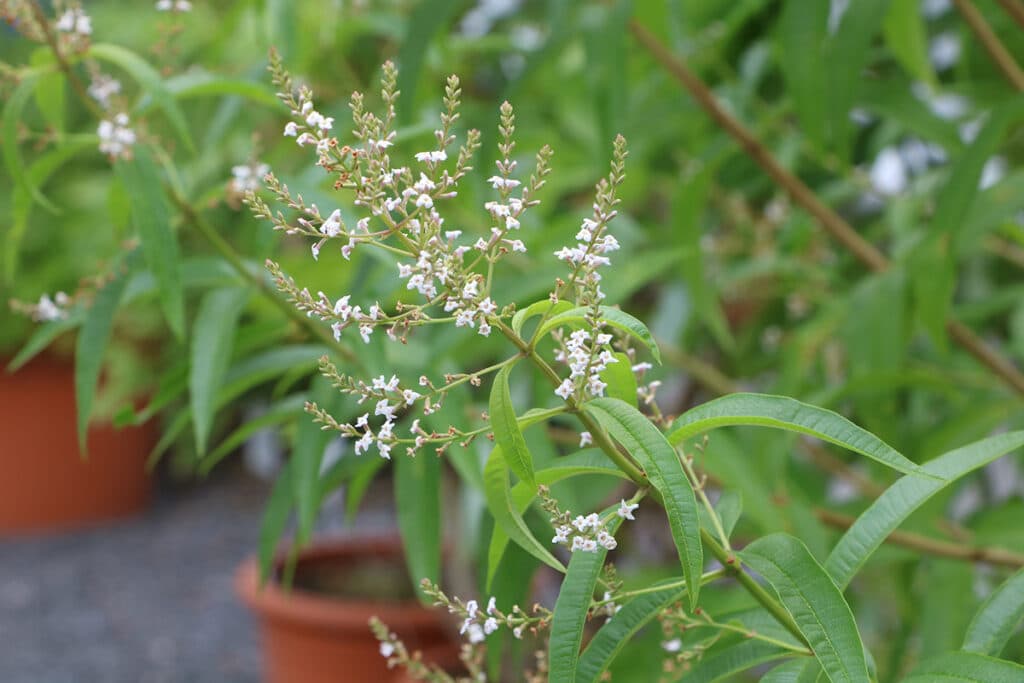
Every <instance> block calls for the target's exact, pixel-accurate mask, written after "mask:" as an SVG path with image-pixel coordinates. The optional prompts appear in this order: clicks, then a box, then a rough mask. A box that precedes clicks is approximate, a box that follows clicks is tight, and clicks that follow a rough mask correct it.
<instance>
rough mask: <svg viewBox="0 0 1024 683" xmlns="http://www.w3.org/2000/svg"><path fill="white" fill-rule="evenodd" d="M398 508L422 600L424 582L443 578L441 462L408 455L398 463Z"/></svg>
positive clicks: (412, 574) (411, 572)
mask: <svg viewBox="0 0 1024 683" xmlns="http://www.w3.org/2000/svg"><path fill="white" fill-rule="evenodd" d="M395 506H396V507H397V512H398V530H399V532H400V533H401V535H402V545H403V547H404V548H405V561H406V564H407V565H408V567H409V576H410V577H412V581H413V585H414V586H415V588H416V591H417V593H418V594H419V595H420V600H422V601H424V604H431V602H430V599H429V598H427V596H426V595H424V594H423V593H422V589H421V587H420V581H421V580H422V579H430V580H431V581H433V582H435V583H436V582H437V581H439V580H440V577H441V458H434V457H430V456H425V455H421V456H419V457H416V458H410V457H406V456H405V455H404V454H402V455H401V456H399V457H398V458H396V459H395Z"/></svg>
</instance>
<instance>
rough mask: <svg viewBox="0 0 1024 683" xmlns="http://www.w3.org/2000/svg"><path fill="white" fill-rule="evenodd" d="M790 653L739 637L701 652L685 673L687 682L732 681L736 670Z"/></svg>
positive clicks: (742, 669) (790, 653) (740, 670)
mask: <svg viewBox="0 0 1024 683" xmlns="http://www.w3.org/2000/svg"><path fill="white" fill-rule="evenodd" d="M792 656H793V653H792V652H791V651H789V650H786V649H784V648H781V647H777V646H775V645H771V644H770V643H766V642H764V641H761V640H738V641H736V643H735V644H733V645H730V646H729V647H725V648H721V649H718V648H715V649H714V650H712V651H710V652H708V653H707V654H706V655H704V656H703V657H702V658H701V659H700V661H699V662H697V663H696V664H695V665H694V667H693V668H692V669H691V670H690V671H688V672H687V673H686V677H685V679H684V680H685V681H686V683H713V682H714V681H726V680H728V681H731V680H735V679H734V678H733V677H734V676H735V675H736V674H739V673H742V672H744V671H747V670H748V669H752V668H753V667H755V666H758V665H761V664H767V663H768V662H774V661H776V660H778V659H782V658H784V657H792Z"/></svg>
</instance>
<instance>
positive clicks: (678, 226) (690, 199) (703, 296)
mask: <svg viewBox="0 0 1024 683" xmlns="http://www.w3.org/2000/svg"><path fill="white" fill-rule="evenodd" d="M713 170H714V167H712V166H704V167H702V168H701V169H700V170H699V171H697V172H696V173H694V174H692V175H691V176H690V177H688V178H686V179H685V180H684V181H683V182H682V186H681V187H680V189H679V191H678V192H677V193H676V199H675V201H674V202H673V204H672V215H673V222H674V223H675V230H674V234H675V237H676V241H677V243H678V244H680V246H682V247H684V251H683V255H682V257H681V258H680V259H679V271H680V272H681V273H682V275H683V279H684V280H685V281H686V289H687V291H688V292H689V293H690V297H691V298H692V300H693V306H694V309H695V310H696V312H697V315H699V316H700V319H701V321H702V322H703V323H704V324H705V325H707V328H708V330H710V332H711V334H712V335H713V336H714V338H715V341H716V342H718V345H719V346H721V347H722V348H723V349H725V350H727V351H730V352H731V351H733V350H734V349H735V348H736V340H735V339H733V337H732V332H730V330H729V323H728V321H726V319H725V314H724V313H723V312H722V306H721V304H720V303H719V300H718V293H717V292H716V291H715V288H714V287H712V286H711V285H710V284H709V282H708V278H707V276H706V274H705V272H704V252H703V249H702V248H701V240H702V238H703V227H704V226H703V223H702V221H701V219H702V218H703V216H704V210H705V207H706V206H707V205H708V199H709V194H710V191H711V187H712V180H713V177H714V174H713Z"/></svg>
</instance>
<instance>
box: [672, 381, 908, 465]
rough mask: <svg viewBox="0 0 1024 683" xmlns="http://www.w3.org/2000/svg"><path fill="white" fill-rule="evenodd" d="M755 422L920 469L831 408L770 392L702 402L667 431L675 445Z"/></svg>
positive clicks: (736, 395)
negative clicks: (689, 439) (725, 428)
mask: <svg viewBox="0 0 1024 683" xmlns="http://www.w3.org/2000/svg"><path fill="white" fill-rule="evenodd" d="M731 425H756V426H761V427H772V428H774V429H784V430H786V431H790V432H797V433H799V434H807V435H809V436H813V437H816V438H818V439H821V440H823V441H828V442H829V443H834V444H836V445H837V446H842V447H844V448H848V449H849V450H851V451H853V452H854V453H860V454H861V455H864V456H867V457H869V458H871V459H872V460H876V461H878V462H880V463H882V464H883V465H888V466H889V467H891V468H893V469H894V470H897V471H899V472H906V473H910V472H915V473H918V472H920V468H919V467H918V466H917V465H915V464H914V463H913V462H911V461H910V460H908V459H907V458H905V457H903V455H901V454H900V453H899V452H897V451H896V450H895V449H894V448H893V447H892V446H890V445H889V444H887V443H885V442H884V441H882V440H881V439H879V438H878V437H877V436H875V435H874V434H872V433H870V432H868V431H865V430H863V429H861V428H860V427H858V426H857V425H855V424H853V423H852V422H850V421H849V420H847V419H846V418H845V417H843V416H842V415H839V414H838V413H834V412H832V411H831V410H826V409H824V408H818V407H817V406H812V405H808V404H807V403H801V402H800V401H797V400H795V399H792V398H787V397H785V396H771V395H769V394H729V395H728V396H723V397H721V398H718V399H715V400H713V401H708V402H707V403H703V404H701V405H699V406H697V407H696V408H693V409H691V410H688V411H686V412H685V413H683V414H682V415H680V416H679V417H678V418H677V419H676V421H675V422H673V423H672V427H671V429H670V430H669V433H668V440H669V442H670V443H672V444H677V443H680V442H681V441H683V439H687V438H689V437H691V436H696V435H698V434H703V433H704V432H707V431H709V430H711V429H715V428H717V427H725V426H731Z"/></svg>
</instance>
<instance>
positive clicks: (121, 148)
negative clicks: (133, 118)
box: [96, 112, 136, 160]
mask: <svg viewBox="0 0 1024 683" xmlns="http://www.w3.org/2000/svg"><path fill="white" fill-rule="evenodd" d="M129 124H130V121H129V119H128V115H127V114H125V113H124V112H121V113H120V114H116V115H115V116H114V117H113V119H103V120H102V121H100V125H99V127H98V128H97V129H96V134H97V135H99V138H100V151H101V152H103V153H104V154H106V155H107V156H108V157H110V158H111V159H112V160H113V159H129V158H131V155H132V146H133V145H134V144H135V141H136V136H135V131H134V130H133V129H132V128H131V126H130V125H129Z"/></svg>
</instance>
